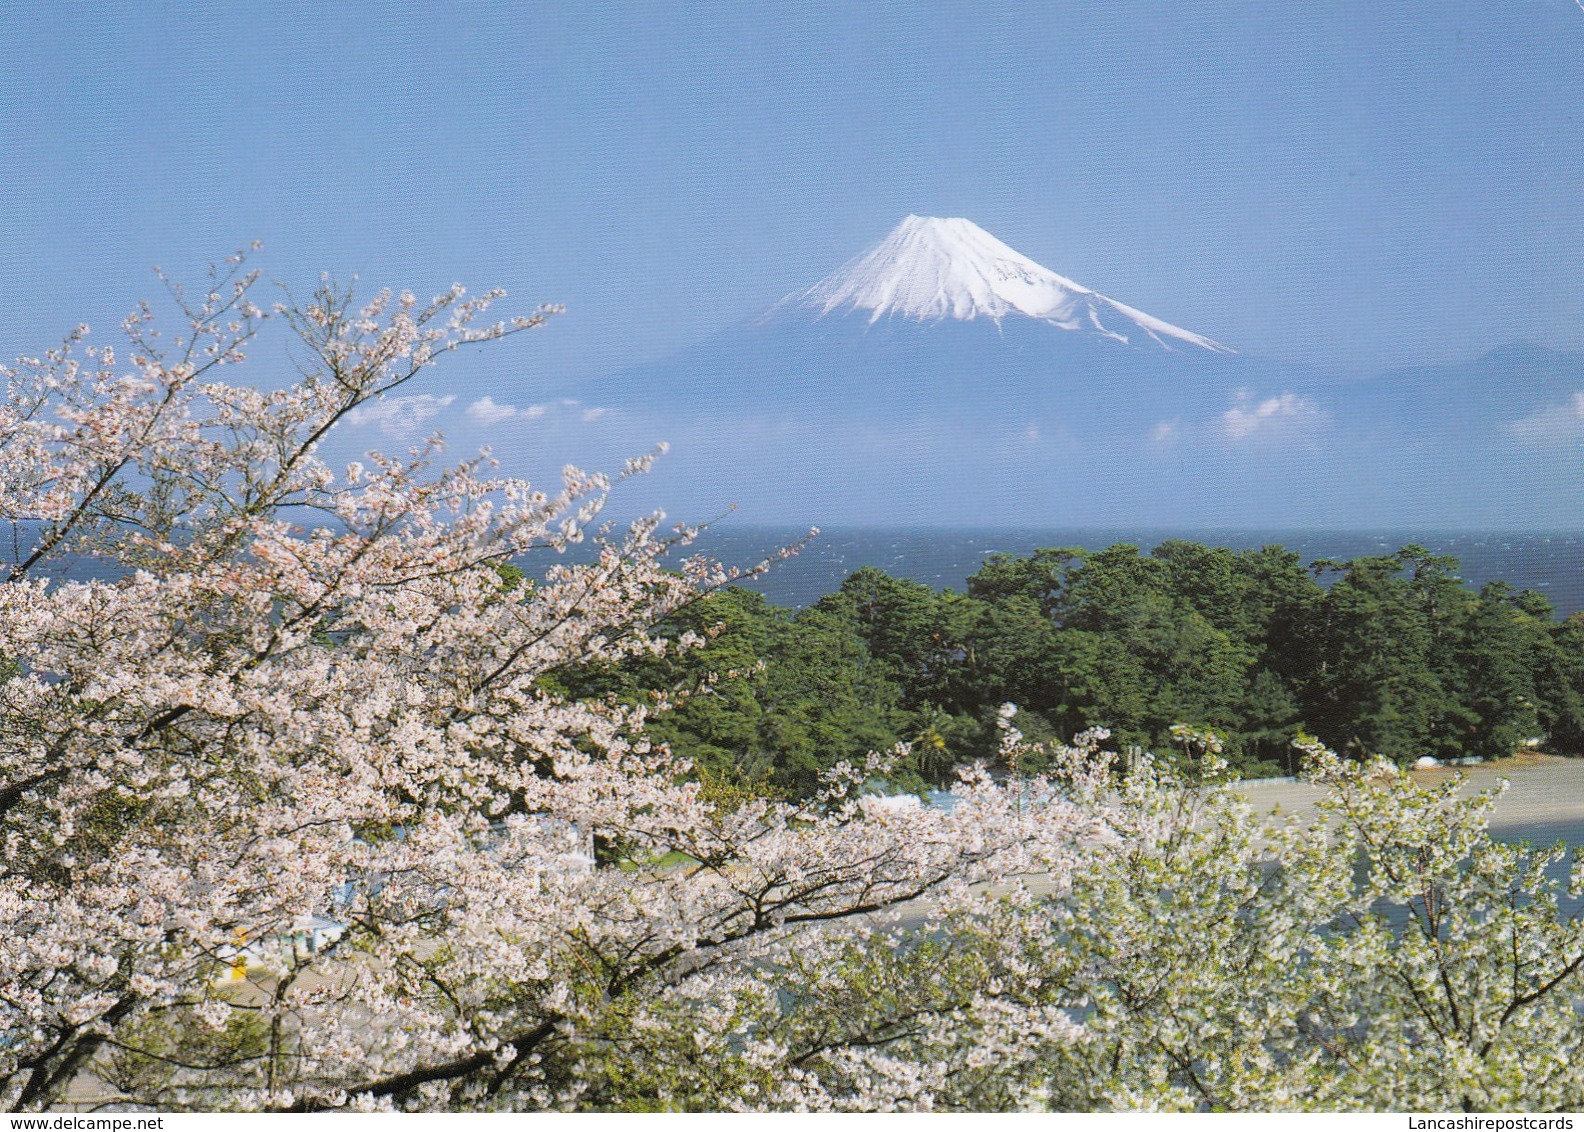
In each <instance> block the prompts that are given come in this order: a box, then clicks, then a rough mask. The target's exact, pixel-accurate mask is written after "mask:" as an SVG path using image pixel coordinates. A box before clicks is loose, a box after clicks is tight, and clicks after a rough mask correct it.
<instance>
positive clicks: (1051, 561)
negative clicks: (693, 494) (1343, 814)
mask: <svg viewBox="0 0 1584 1132" xmlns="http://www.w3.org/2000/svg"><path fill="white" fill-rule="evenodd" d="M665 628H666V629H667V630H668V631H669V633H670V634H671V635H678V634H681V633H685V632H690V631H691V632H693V633H696V634H699V635H702V636H704V637H707V638H708V643H707V644H706V645H705V646H704V647H703V648H699V649H692V650H678V651H675V652H672V653H669V654H668V655H666V656H663V657H659V658H647V659H645V660H643V661H641V662H636V663H628V664H625V665H623V666H620V667H601V668H581V669H578V670H576V671H574V672H569V673H565V674H564V675H563V677H562V679H563V680H564V681H565V687H564V688H563V689H562V690H564V691H567V692H572V693H575V694H577V695H580V696H588V695H614V696H618V697H622V698H633V699H642V698H644V697H646V696H648V695H650V694H651V693H650V690H651V689H656V688H663V689H670V690H673V691H674V692H675V693H677V698H678V700H679V703H678V704H677V706H675V707H674V708H672V709H671V710H669V711H666V712H663V713H660V714H659V715H657V717H656V718H655V721H654V723H653V724H652V726H651V733H652V734H653V735H654V736H655V737H656V738H660V739H663V740H665V741H667V742H669V743H670V744H671V746H672V747H673V749H675V750H677V751H678V752H680V753H682V754H685V755H687V756H688V757H689V758H691V759H692V760H693V762H694V764H695V767H696V768H697V771H698V773H699V775H700V776H701V778H702V779H703V781H704V782H705V784H706V786H707V787H709V788H713V789H716V790H722V791H731V792H741V791H751V792H754V793H762V794H768V795H774V796H781V797H796V796H802V795H806V794H808V793H809V792H810V791H811V790H813V789H814V788H815V787H816V786H817V783H818V776H819V773H820V772H821V771H822V770H824V769H825V768H826V767H828V766H830V765H832V764H834V763H836V762H838V761H842V760H846V761H849V762H857V761H861V760H862V759H863V758H864V756H865V755H866V754H867V753H868V752H870V751H876V750H887V749H889V748H891V747H893V746H894V745H895V744H897V743H898V742H906V743H908V744H909V745H910V753H909V754H908V755H907V756H906V758H905V759H903V760H902V761H901V762H900V763H899V764H898V765H897V766H896V767H895V768H894V769H893V770H892V771H891V777H890V780H889V781H888V782H887V783H885V784H884V785H885V786H886V787H888V788H890V789H895V790H912V791H924V790H926V789H927V788H930V787H936V786H949V785H950V784H951V783H952V782H953V781H955V778H956V768H957V767H959V766H961V765H963V764H966V763H971V762H974V761H975V760H985V761H988V762H991V763H992V765H993V763H994V759H995V755H996V750H997V731H996V726H995V720H996V710H997V708H998V707H999V706H1000V705H1001V704H1003V703H1008V702H1010V703H1014V704H1017V705H1018V708H1019V715H1018V717H1017V724H1018V727H1019V729H1020V730H1022V731H1023V732H1024V734H1025V735H1027V736H1028V737H1029V738H1031V739H1036V740H1038V739H1048V738H1055V739H1070V738H1071V737H1072V736H1073V735H1075V734H1076V733H1078V732H1080V731H1082V730H1084V729H1086V728H1090V727H1106V728H1109V729H1110V731H1111V733H1112V742H1113V744H1117V745H1120V746H1128V745H1137V746H1140V747H1145V748H1148V749H1150V750H1153V751H1155V752H1156V753H1157V755H1159V756H1162V757H1168V758H1169V757H1172V756H1173V742H1172V736H1171V727H1172V725H1174V724H1187V725H1189V726H1191V727H1193V728H1196V729H1198V730H1200V731H1206V730H1208V731H1213V732H1215V733H1216V734H1217V735H1218V736H1219V737H1220V738H1221V740H1222V742H1223V744H1224V750H1225V753H1226V755H1227V757H1228V758H1229V760H1230V761H1231V763H1232V766H1233V768H1234V769H1236V770H1238V771H1240V772H1241V773H1242V774H1243V775H1244V776H1247V777H1257V776H1269V775H1283V774H1290V773H1293V772H1294V771H1295V770H1296V765H1295V762H1294V757H1295V756H1294V753H1293V748H1292V740H1293V739H1294V738H1295V737H1297V736H1298V735H1300V734H1307V735H1309V736H1313V737H1316V738H1318V739H1320V740H1321V741H1323V742H1324V743H1326V744H1327V745H1328V746H1330V747H1332V748H1333V749H1335V750H1337V751H1339V752H1342V753H1344V754H1346V755H1349V756H1352V757H1356V758H1364V757H1373V756H1376V755H1380V756H1385V757H1386V758H1389V759H1392V760H1395V761H1398V762H1410V761H1412V760H1414V759H1416V758H1419V757H1420V756H1423V755H1431V756H1434V757H1435V758H1437V759H1441V760H1451V759H1458V758H1468V757H1479V758H1486V759H1488V758H1493V757H1500V756H1503V755H1508V754H1512V753H1514V752H1516V751H1518V750H1520V749H1523V748H1526V747H1529V748H1533V747H1538V748H1540V749H1542V750H1545V751H1549V752H1553V753H1557V754H1564V755H1580V754H1584V615H1576V616H1574V617H1570V618H1568V619H1566V620H1560V621H1559V620H1558V619H1557V618H1556V616H1555V614H1554V611H1553V610H1552V608H1551V606H1550V605H1549V603H1548V602H1547V601H1546V600H1545V599H1544V598H1543V597H1541V596H1540V595H1538V594H1535V593H1533V592H1530V591H1524V592H1517V591H1514V590H1513V589H1511V588H1510V587H1508V586H1506V585H1505V584H1503V583H1492V584H1490V585H1487V586H1485V587H1484V588H1483V589H1481V590H1479V591H1478V592H1475V591H1474V590H1472V589H1469V588H1467V587H1466V586H1465V585H1464V584H1463V583H1462V581H1461V579H1460V578H1459V576H1458V562H1457V560H1456V559H1455V558H1451V557H1445V556H1438V555H1435V554H1432V553H1430V552H1429V551H1427V550H1426V549H1424V548H1423V547H1420V546H1416V545H1414V546H1406V547H1404V548H1402V549H1401V550H1399V551H1397V552H1396V553H1394V554H1389V555H1384V556H1380V557H1367V558H1357V559H1354V560H1352V561H1348V562H1337V561H1330V560H1322V561H1317V562H1314V563H1311V564H1309V565H1308V566H1306V565H1305V564H1304V563H1303V562H1302V561H1301V559H1300V558H1299V556H1298V555H1297V554H1295V553H1293V552H1291V551H1288V550H1285V549H1283V548H1282V547H1280V546H1267V547H1264V548H1262V549H1260V550H1248V551H1232V550H1226V549H1222V548H1218V547H1212V546H1204V545H1201V544H1198V543H1193V542H1187V541H1168V542H1165V543H1163V544H1161V545H1160V546H1157V547H1156V548H1155V549H1154V550H1153V551H1150V552H1148V553H1145V552H1143V551H1142V550H1141V549H1140V548H1138V547H1135V546H1130V545H1125V544H1119V545H1115V546H1111V547H1109V548H1107V549H1105V550H1100V551H1089V550H1084V549H1079V548H1070V547H1065V548H1059V549H1049V550H1039V551H1036V552H1035V553H1034V554H1033V555H1032V556H1029V557H1022V558H1020V557H1012V556H1006V555H999V556H992V557H991V558H989V559H988V560H987V561H986V562H985V563H984V565H983V567H982V568H981V569H980V570H979V572H978V573H977V574H975V575H973V577H971V578H969V579H968V582H967V589H966V592H962V593H958V592H954V591H950V590H948V591H947V592H945V593H936V592H934V591H933V590H931V589H930V588H929V587H927V586H925V585H922V584H920V583H917V582H913V581H908V580H905V579H901V578H895V577H892V576H890V575H889V574H886V573H885V572H883V571H881V570H877V569H873V568H868V567H866V568H864V569H861V570H859V571H857V572H856V573H854V574H852V575H851V576H850V577H849V578H848V579H847V580H846V581H845V582H844V583H843V584H842V586H841V588H840V589H839V590H837V591H836V592H835V593H832V594H829V595H827V596H825V597H823V598H821V599H820V600H819V601H818V602H816V603H815V604H813V605H812V606H809V607H807V608H805V609H802V610H800V611H793V610H789V609H783V608H778V607H776V606H773V605H770V604H769V603H767V602H766V601H765V599H764V598H763V597H762V596H761V595H759V594H757V593H754V592H752V591H750V590H747V589H742V588H731V589H726V590H722V591H718V592H716V593H714V594H711V595H710V596H708V597H707V598H704V599H702V600H700V601H698V602H697V603H695V604H694V605H692V606H691V607H689V608H688V609H687V610H686V611H685V612H684V613H682V614H680V615H678V616H677V617H676V618H675V619H674V623H672V624H669V625H667V626H665ZM1002 769H1006V768H1002ZM1018 769H1019V770H1020V771H1024V772H1027V771H1037V770H1038V768H1037V767H1021V768H1018Z"/></svg>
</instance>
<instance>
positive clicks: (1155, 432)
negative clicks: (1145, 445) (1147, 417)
mask: <svg viewBox="0 0 1584 1132" xmlns="http://www.w3.org/2000/svg"><path fill="white" fill-rule="evenodd" d="M1181 432H1182V422H1181V421H1176V420H1170V421H1157V422H1156V423H1155V427H1154V428H1152V429H1150V433H1149V438H1150V443H1151V444H1153V445H1155V446H1157V447H1159V448H1165V447H1167V446H1168V445H1170V444H1171V443H1172V441H1174V440H1176V439H1177V437H1178V435H1179V434H1180V433H1181Z"/></svg>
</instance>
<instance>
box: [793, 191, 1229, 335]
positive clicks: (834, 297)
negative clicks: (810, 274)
mask: <svg viewBox="0 0 1584 1132" xmlns="http://www.w3.org/2000/svg"><path fill="white" fill-rule="evenodd" d="M788 308H793V309H801V310H807V311H814V312H816V313H817V314H818V315H820V316H824V315H829V314H853V313H859V314H867V315H868V321H869V322H870V323H874V322H878V321H879V320H880V319H882V318H903V319H910V320H912V321H915V322H938V321H940V320H942V319H948V318H950V319H956V320H959V321H970V320H972V319H976V318H988V319H991V320H993V321H994V322H996V323H998V324H999V323H1000V322H1001V320H1002V319H1004V318H1006V317H1007V316H1009V315H1022V316H1025V317H1027V318H1032V319H1038V320H1040V321H1041V322H1045V323H1049V324H1050V325H1052V326H1055V327H1058V328H1059V329H1062V330H1072V331H1082V332H1087V333H1088V334H1090V335H1093V336H1097V337H1102V338H1108V339H1112V340H1114V341H1117V342H1124V343H1133V344H1137V345H1143V344H1146V343H1149V342H1153V343H1154V344H1155V345H1157V346H1159V347H1162V348H1164V349H1167V350H1176V349H1180V348H1182V347H1185V346H1192V347H1197V348H1199V349H1203V350H1209V351H1211V352H1213V353H1219V354H1230V353H1232V352H1233V351H1232V350H1230V349H1228V348H1227V347H1225V346H1223V345H1221V344H1220V343H1219V342H1215V341H1212V340H1211V339H1209V338H1206V337H1204V336H1202V335H1199V334H1194V333H1192V332H1190V331H1187V330H1183V329H1181V328H1180V327H1176V326H1173V325H1171V324H1170V323H1168V322H1163V321H1161V320H1160V319H1158V318H1155V317H1153V316H1151V315H1147V314H1145V313H1144V312H1143V311H1140V310H1134V309H1133V308H1132V307H1129V306H1125V305H1124V304H1122V303H1119V302H1117V301H1116V300H1114V299H1108V298H1106V296H1104V295H1102V294H1100V293H1098V292H1096V291H1091V290H1090V289H1089V288H1087V287H1084V286H1081V285H1080V284H1078V283H1074V282H1073V281H1072V280H1071V279H1066V278H1063V277H1062V276H1060V275H1057V274H1056V273H1055V272H1054V271H1051V270H1050V269H1048V268H1045V267H1042V266H1040V265H1039V264H1037V263H1035V262H1034V261H1033V260H1031V259H1029V258H1028V257H1027V256H1025V255H1022V254H1020V253H1018V252H1016V251H1014V250H1013V249H1012V248H1010V247H1008V246H1007V245H1006V244H1003V243H1002V242H1001V241H1000V240H998V239H996V238H995V237H994V236H992V235H991V234H990V233H989V232H986V231H985V230H984V229H983V228H981V227H979V226H978V225H977V224H975V223H973V222H972V221H971V220H964V219H961V218H960V217H953V218H949V219H947V218H941V217H935V216H909V217H908V218H907V219H905V220H903V221H902V223H900V224H898V225H897V226H896V228H894V229H893V230H892V232H891V234H890V235H889V236H887V237H886V238H885V239H883V240H881V241H880V242H879V243H878V244H876V245H875V246H874V247H872V248H870V249H869V250H868V251H866V252H864V253H863V254H862V255H860V256H859V257H858V258H856V259H854V260H850V261H849V262H848V263H847V264H845V265H844V266H843V267H841V268H840V269H839V270H838V271H836V272H835V274H833V275H829V276H827V277H826V278H824V279H822V280H820V281H819V282H818V283H816V284H814V286H812V287H810V288H809V289H808V290H807V291H803V292H800V293H798V294H793V295H788V296H787V297H786V298H785V299H783V300H782V301H781V303H780V304H779V305H778V306H777V307H776V310H777V311H785V310H787V309H788Z"/></svg>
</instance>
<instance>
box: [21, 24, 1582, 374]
mask: <svg viewBox="0 0 1584 1132" xmlns="http://www.w3.org/2000/svg"><path fill="white" fill-rule="evenodd" d="M1382 9H1385V10H1382ZM1581 111H1584V11H1581V10H1580V8H1579V7H1578V6H1577V5H1576V4H1575V3H1573V2H1572V0H1534V2H1531V3H1512V4H1501V5H1495V4H1489V3H1468V4H1460V3H1442V4H1436V5H1377V4H1371V3H1358V4H1323V5H1302V6H1300V5H1288V4H1270V3H1268V2H1261V3H1247V4H1237V3H1225V4H1223V3H1218V4H1215V5H1194V4H1186V5H1164V4H1140V3H1104V4H1101V3H1092V4H1090V3H1070V4H1035V5H1019V4H996V5H994V6H990V5H983V6H966V5H960V4H907V5H856V4H850V3H840V4H832V5H820V4H799V5H795V6H781V5H747V4H720V5H711V4H688V5H662V4H646V5H625V4H620V5H617V4H595V3H579V4H568V5H562V6H548V7H546V6H524V5H520V4H489V3H476V4H470V5H458V6H454V7H452V6H447V7H443V8H442V7H436V6H432V5H325V4H322V3H313V4H308V3H293V2H279V3H271V4H253V5H243V4H231V5H227V4H205V5H181V4H155V5H148V4H138V5H131V4H113V3H112V4H95V5H81V6H76V7H75V8H73V7H72V6H68V5H62V4H57V3H37V4H26V3H21V4H10V5H7V6H6V8H5V10H4V13H3V14H0V156H3V159H4V168H5V175H4V176H3V177H0V352H3V353H6V354H15V353H17V352H19V351H22V350H35V349H37V348H39V347H40V346H41V345H43V344H44V343H45V342H47V341H50V340H52V339H53V338H54V337H55V336H56V335H57V333H58V332H59V331H60V330H62V329H64V328H65V327H67V326H69V325H71V324H73V323H75V322H76V321H79V320H84V319H86V320H90V321H96V322H98V323H100V324H108V323H110V322H113V321H114V320H115V319H116V318H117V317H118V316H119V314H120V313H122V312H123V311H124V310H125V309H126V308H127V307H128V306H129V305H130V303H131V302H132V301H133V300H134V299H135V298H137V297H140V296H142V295H144V294H146V293H148V292H149V291H150V290H151V287H150V280H149V276H148V274H147V271H148V268H149V266H150V265H152V264H155V263H159V264H162V265H164V266H166V267H167V268H168V269H170V270H171V271H172V272H174V273H177V274H187V275H196V273H197V269H198V268H199V267H200V266H201V265H202V264H203V263H205V262H206V261H207V260H209V259H210V258H213V257H217V256H220V255H223V254H225V253H227V252H228V251H230V250H231V249H232V248H234V247H236V246H239V245H240V244H242V243H243V242H245V241H248V240H251V239H261V240H263V241H264V242H265V245H266V249H265V256H264V258H263V260H261V263H262V264H263V266H264V267H265V268H266V269H267V271H268V272H269V273H270V274H271V275H272V276H273V277H275V278H278V279H281V280H283V281H286V282H289V283H292V284H294V285H296V286H299V287H304V286H307V285H308V284H310V283H311V282H312V280H313V279H314V278H316V276H317V274H318V272H319V271H321V270H329V271H332V272H335V273H336V274H338V275H341V276H346V275H351V274H357V275H359V276H360V277H361V278H362V279H363V280H364V281H366V282H367V283H370V284H382V283H391V284H395V285H413V286H415V287H418V288H420V289H427V288H430V287H434V288H438V287H442V286H444V285H446V284H449V283H450V282H451V281H452V280H453V279H458V280H461V281H464V282H466V283H468V284H470V285H473V286H478V287H483V286H492V285H501V286H505V287H507V288H508V289H509V290H510V291H511V292H512V293H513V295H514V297H516V298H518V299H520V300H521V301H522V302H523V303H524V304H531V303H537V302H539V301H557V302H562V303H565V304H567V306H568V307H569V313H568V314H567V315H566V316H565V317H564V318H563V319H562V320H560V323H559V325H557V326H556V327H555V328H554V330H552V331H550V332H548V333H547V334H545V335H542V336H536V338H535V340H534V342H533V344H532V346H531V347H522V348H521V349H520V350H519V352H518V353H517V354H515V355H514V356H513V360H512V364H513V365H515V366H521V367H523V371H524V380H531V379H532V374H533V373H539V372H542V373H546V374H554V375H556V376H558V377H563V378H565V377H571V378H578V377H587V376H594V375H598V374H600V373H603V372H605V371H608V370H609V369H611V368H613V367H615V366H618V365H621V364H624V363H628V362H635V361H641V360H646V359H649V358H653V357H656V356H659V355H662V354H664V353H666V352H668V351H670V350H671V349H674V348H676V347H678V346H681V345H684V344H686V343H689V342H692V341H694V340H696V339H698V338H701V337H703V336H705V335H707V334H708V333H710V332H711V331H713V330H715V329H717V328H719V327H721V326H723V325H725V324H727V323H730V322H732V321H734V320H736V319H739V318H742V317H744V316H747V315H750V314H753V313H755V312H757V311H758V310H760V309H762V308H763V307H764V306H765V305H767V304H768V303H770V302H773V301H774V300H775V299H777V298H779V297H780V296H781V295H783V294H785V293H786V292H788V291H791V290H793V289H797V288H801V287H803V286H806V285H807V284H809V283H811V282H813V281H814V280H815V279H816V278H818V277H820V276H821V275H823V274H825V273H826V272H827V271H829V270H830V269H832V268H833V267H834V266H836V265H837V264H839V263H840V262H842V261H843V260H845V259H846V258H848V257H849V256H851V255H853V254H855V253H856V252H858V251H859V250H861V249H862V248H863V247H864V246H866V245H867V244H868V243H870V242H872V241H873V240H875V239H877V238H878V237H879V236H881V235H883V234H884V233H885V231H887V230H888V229H889V228H890V227H891V226H892V225H893V224H894V223H895V222H896V221H897V220H898V219H900V218H901V217H902V216H903V215H905V214H906V213H908V212H917V213H923V214H936V215H964V216H968V217H970V218H972V219H974V220H975V221H977V222H978V223H980V224H981V225H983V226H984V227H986V228H988V229H989V230H991V231H992V232H994V233H996V234H997V235H999V236H1001V237H1002V238H1003V239H1005V240H1006V241H1007V242H1009V243H1010V244H1012V245H1013V246H1014V247H1016V248H1018V249H1019V250H1021V251H1023V252H1025V253H1026V254H1028V255H1030V256H1032V257H1033V258H1035V259H1037V260H1039V261H1041V262H1043V263H1045V264H1046V265H1048V266H1050V267H1052V268H1054V269H1055V270H1057V271H1059V272H1062V273H1063V274H1065V275H1068V276H1070V277H1072V278H1075V279H1077V280H1079V281H1080V282H1083V283H1086V284H1088V285H1089V286H1092V287H1095V288H1097V289H1099V290H1101V291H1104V292H1106V293H1107V294H1110V295H1113V296H1115V297H1117V298H1119V299H1121V300H1123V301H1124V302H1127V303H1130V304H1132V305H1134V306H1137V307H1140V308H1142V309H1144V310H1147V311H1150V312H1151V313H1154V314H1157V315H1159V316H1161V317H1163V318H1166V319H1169V320H1170V321H1172V322H1175V323H1177V324H1179V325H1182V326H1186V327H1189V328H1191V329H1194V330H1197V331H1200V332H1203V333H1206V334H1209V335H1212V336H1213V337H1215V338H1217V339H1219V340H1221V341H1224V342H1228V343H1231V344H1233V345H1235V346H1237V347H1239V348H1240V349H1242V350H1244V351H1245V352H1252V353H1258V354H1264V355H1269V356H1274V357H1278V358H1284V359H1291V360H1301V361H1310V362H1317V363H1321V364H1326V365H1343V366H1347V367H1351V368H1358V369H1361V370H1368V369H1374V368H1377V367H1379V366H1383V365H1390V364H1399V363H1408V362H1415V361H1437V360H1450V359H1457V358H1464V357H1469V356H1472V355H1474V354H1476V353H1479V352H1481V351H1483V350H1485V349H1488V348H1490V347H1492V346H1495V345H1497V344H1500V343H1502V342H1507V341H1511V340H1515V339H1528V340H1532V341H1536V342H1540V343H1542V344H1545V345H1550V346H1555V347H1562V348H1578V347H1580V346H1584V256H1581V255H1580V252H1581V250H1584V249H1581V241H1584V145H1581V141H1584V137H1581V129H1584V123H1581V119H1580V112H1581Z"/></svg>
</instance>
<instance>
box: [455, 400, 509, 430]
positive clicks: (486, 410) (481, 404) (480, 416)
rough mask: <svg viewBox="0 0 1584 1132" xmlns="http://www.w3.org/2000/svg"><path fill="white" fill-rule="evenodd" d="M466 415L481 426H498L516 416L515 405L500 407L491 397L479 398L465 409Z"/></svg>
mask: <svg viewBox="0 0 1584 1132" xmlns="http://www.w3.org/2000/svg"><path fill="white" fill-rule="evenodd" d="M467 415H468V416H469V417H470V418H471V419H472V420H473V421H475V422H477V423H478V424H481V425H492V424H499V423H500V422H501V421H503V420H506V419H507V418H508V417H515V416H516V415H517V406H516V405H502V404H500V403H499V402H497V401H496V400H495V398H493V397H480V398H479V399H478V400H477V401H474V402H473V403H472V404H471V405H469V406H468V407H467Z"/></svg>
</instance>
